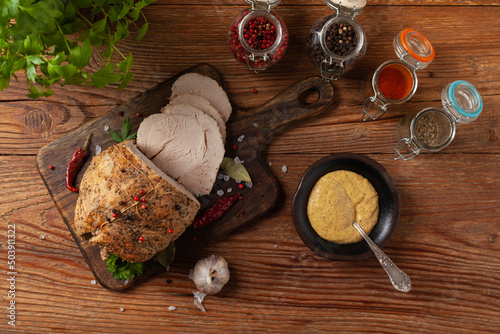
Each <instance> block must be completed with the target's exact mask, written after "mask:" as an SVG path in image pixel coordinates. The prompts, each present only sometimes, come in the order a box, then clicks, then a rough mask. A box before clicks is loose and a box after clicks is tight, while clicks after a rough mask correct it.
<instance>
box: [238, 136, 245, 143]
mask: <svg viewBox="0 0 500 334" xmlns="http://www.w3.org/2000/svg"><path fill="white" fill-rule="evenodd" d="M243 139H245V135H241V136H239V137H238V143H241V142H242V141H243Z"/></svg>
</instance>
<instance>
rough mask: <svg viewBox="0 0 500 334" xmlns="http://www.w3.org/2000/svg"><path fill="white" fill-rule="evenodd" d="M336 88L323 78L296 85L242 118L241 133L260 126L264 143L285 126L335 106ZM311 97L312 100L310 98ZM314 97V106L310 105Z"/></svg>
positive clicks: (312, 103)
mask: <svg viewBox="0 0 500 334" xmlns="http://www.w3.org/2000/svg"><path fill="white" fill-rule="evenodd" d="M334 95H335V94H334V89H333V86H332V85H331V84H330V83H329V82H326V81H325V80H324V79H322V78H321V77H317V76H315V77H309V78H306V79H304V80H300V81H297V82H295V83H294V84H293V85H291V86H290V87H288V88H286V89H285V90H283V91H282V92H281V93H279V94H278V95H276V96H275V97H274V98H272V99H271V100H270V101H268V102H266V103H264V104H263V105H261V106H259V107H256V108H254V109H251V110H248V111H247V112H243V113H242V114H244V116H243V115H240V116H243V117H241V118H239V122H238V123H239V124H235V126H238V127H239V126H241V127H242V128H241V131H239V132H240V133H244V132H245V131H244V129H243V128H244V127H245V126H246V127H248V126H250V127H251V126H253V125H252V124H258V125H259V126H258V128H259V132H260V135H261V136H260V137H261V139H262V140H265V138H266V137H267V136H268V135H270V134H271V133H272V132H275V131H276V130H279V129H281V128H282V127H284V126H285V125H286V124H288V123H290V122H293V121H299V120H302V119H306V118H310V117H313V116H316V115H318V114H319V113H321V112H322V111H323V110H324V109H326V108H327V107H328V106H330V104H331V103H332V102H333V98H334ZM308 97H309V98H308ZM311 97H313V102H309V101H310V98H311Z"/></svg>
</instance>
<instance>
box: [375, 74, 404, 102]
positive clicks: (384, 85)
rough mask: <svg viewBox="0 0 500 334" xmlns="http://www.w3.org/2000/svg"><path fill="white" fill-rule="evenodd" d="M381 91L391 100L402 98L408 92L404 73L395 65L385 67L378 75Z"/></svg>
mask: <svg viewBox="0 0 500 334" xmlns="http://www.w3.org/2000/svg"><path fill="white" fill-rule="evenodd" d="M378 88H379V89H380V93H382V94H383V95H384V96H385V97H387V98H389V99H391V100H401V99H403V98H404V97H405V96H406V95H407V94H406V92H407V89H408V87H407V84H406V78H405V76H404V74H403V73H402V72H401V71H400V70H398V69H397V68H394V67H385V68H383V69H382V71H380V73H379V75H378Z"/></svg>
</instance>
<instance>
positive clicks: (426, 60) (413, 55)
mask: <svg viewBox="0 0 500 334" xmlns="http://www.w3.org/2000/svg"><path fill="white" fill-rule="evenodd" d="M394 49H395V51H396V54H397V55H398V57H399V58H401V59H404V60H407V61H408V62H410V63H411V64H412V65H413V66H414V67H415V68H416V69H419V68H424V67H426V66H427V65H429V64H430V63H431V62H432V60H433V59H434V56H435V52H434V48H433V47H432V44H431V42H429V40H428V39H427V38H426V37H425V36H424V35H422V34H421V33H419V32H418V31H416V30H413V29H405V30H403V31H401V32H400V33H399V34H398V35H397V36H396V38H395V39H394ZM408 58H409V59H408Z"/></svg>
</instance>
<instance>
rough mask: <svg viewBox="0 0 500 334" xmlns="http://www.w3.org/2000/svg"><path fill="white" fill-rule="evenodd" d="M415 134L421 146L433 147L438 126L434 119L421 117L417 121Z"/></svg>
mask: <svg viewBox="0 0 500 334" xmlns="http://www.w3.org/2000/svg"><path fill="white" fill-rule="evenodd" d="M415 132H416V135H417V138H418V140H420V142H422V144H424V145H425V146H429V147H433V146H435V145H436V143H437V141H438V135H439V125H438V124H437V123H436V122H435V121H434V117H430V116H428V115H423V116H421V117H420V118H419V119H418V121H417V126H416V129H415Z"/></svg>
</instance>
